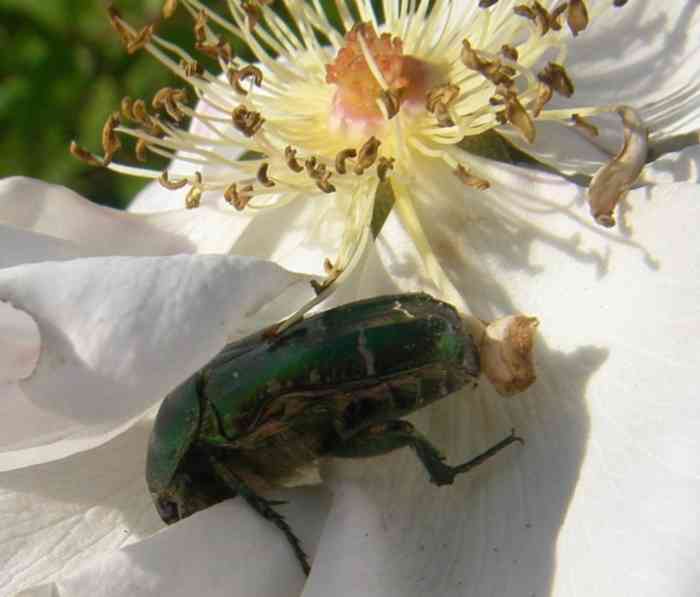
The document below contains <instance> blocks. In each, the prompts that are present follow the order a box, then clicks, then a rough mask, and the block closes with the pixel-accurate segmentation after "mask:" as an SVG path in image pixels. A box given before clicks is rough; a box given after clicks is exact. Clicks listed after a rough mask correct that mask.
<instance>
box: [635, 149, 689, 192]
mask: <svg viewBox="0 0 700 597" xmlns="http://www.w3.org/2000/svg"><path fill="white" fill-rule="evenodd" d="M642 176H643V180H644V182H648V183H652V184H663V183H671V182H700V145H695V146H693V147H688V148H687V149H684V150H683V151H680V152H677V153H669V154H666V155H664V156H662V157H660V158H659V159H658V160H656V161H655V162H654V163H652V164H648V165H647V167H646V168H645V169H644V171H643V173H642Z"/></svg>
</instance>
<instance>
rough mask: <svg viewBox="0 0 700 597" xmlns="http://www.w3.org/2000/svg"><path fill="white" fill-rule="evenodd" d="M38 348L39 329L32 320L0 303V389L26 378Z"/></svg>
mask: <svg viewBox="0 0 700 597" xmlns="http://www.w3.org/2000/svg"><path fill="white" fill-rule="evenodd" d="M40 348H41V338H40V336H39V327H38V326H37V324H36V322H35V321H34V320H33V319H32V317H31V316H30V315H28V314H27V313H25V312H24V311H20V310H19V309H15V308H14V307H13V306H12V305H11V304H10V303H6V302H4V301H0V355H2V357H0V387H2V384H4V383H10V382H14V381H18V380H20V379H24V378H25V377H29V375H31V373H32V371H34V367H36V363H37V361H38V360H39V351H40Z"/></svg>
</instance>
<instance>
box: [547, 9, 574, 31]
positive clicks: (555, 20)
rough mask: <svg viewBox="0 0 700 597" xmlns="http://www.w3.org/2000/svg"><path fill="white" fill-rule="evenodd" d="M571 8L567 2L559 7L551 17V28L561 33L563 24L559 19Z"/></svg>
mask: <svg viewBox="0 0 700 597" xmlns="http://www.w3.org/2000/svg"><path fill="white" fill-rule="evenodd" d="M568 7H569V5H568V3H567V2H563V3H562V4H560V5H559V6H557V7H556V8H555V9H554V10H553V11H552V13H551V14H550V15H549V26H550V27H551V28H552V30H554V31H561V23H560V22H559V17H560V16H561V15H563V14H564V13H565V12H566V9H567V8H568Z"/></svg>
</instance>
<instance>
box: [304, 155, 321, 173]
mask: <svg viewBox="0 0 700 597" xmlns="http://www.w3.org/2000/svg"><path fill="white" fill-rule="evenodd" d="M317 163H318V160H317V159H316V156H313V155H312V156H311V157H310V158H306V159H305V160H304V168H305V169H306V173H307V174H308V175H309V178H318V174H317ZM321 166H323V164H321ZM321 166H318V167H319V168H320V167H321ZM323 168H324V169H325V166H323Z"/></svg>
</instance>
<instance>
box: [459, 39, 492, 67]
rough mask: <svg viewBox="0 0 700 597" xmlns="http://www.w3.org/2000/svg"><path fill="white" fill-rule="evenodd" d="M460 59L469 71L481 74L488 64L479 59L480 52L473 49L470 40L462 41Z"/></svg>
mask: <svg viewBox="0 0 700 597" xmlns="http://www.w3.org/2000/svg"><path fill="white" fill-rule="evenodd" d="M460 59H461V60H462V64H464V66H466V67H467V68H468V69H469V70H475V71H478V72H481V71H482V70H483V68H484V66H485V64H486V62H485V61H484V60H482V59H481V58H480V57H479V54H478V52H477V51H476V50H474V49H473V48H472V46H471V44H470V43H469V40H468V39H463V40H462V51H461V53H460Z"/></svg>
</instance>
